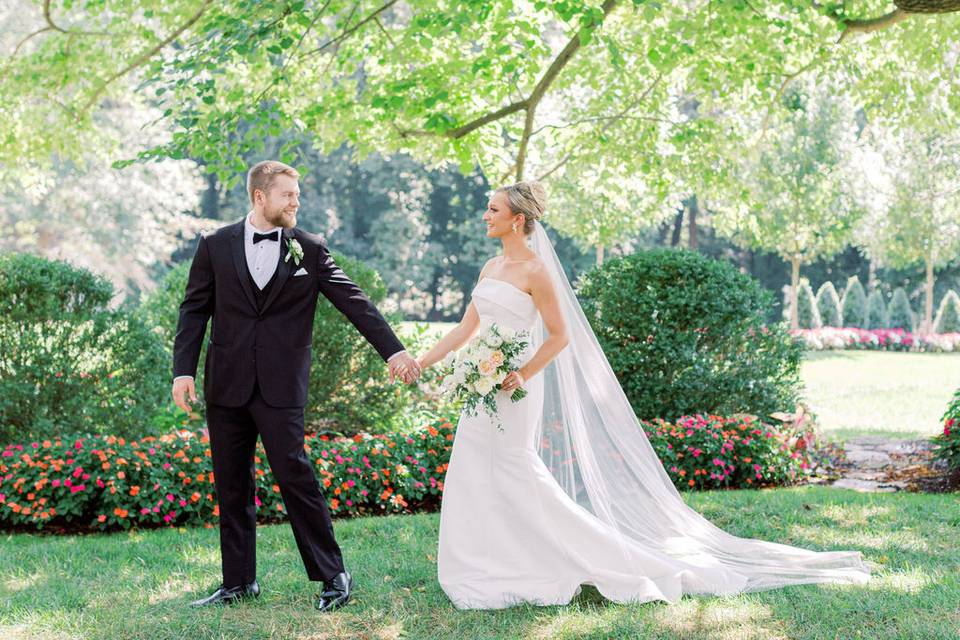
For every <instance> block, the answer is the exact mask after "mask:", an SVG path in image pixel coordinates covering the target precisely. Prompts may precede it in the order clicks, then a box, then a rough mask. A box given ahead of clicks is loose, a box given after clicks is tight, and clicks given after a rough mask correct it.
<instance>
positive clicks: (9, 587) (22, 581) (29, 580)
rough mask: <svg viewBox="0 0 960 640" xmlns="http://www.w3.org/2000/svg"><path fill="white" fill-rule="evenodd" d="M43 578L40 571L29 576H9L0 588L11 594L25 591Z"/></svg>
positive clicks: (0, 584)
mask: <svg viewBox="0 0 960 640" xmlns="http://www.w3.org/2000/svg"><path fill="white" fill-rule="evenodd" d="M41 577H43V574H41V573H40V572H38V571H34V572H33V573H31V574H29V575H17V576H7V577H6V578H4V579H3V581H2V582H0V588H2V590H3V591H9V592H14V591H23V590H24V589H30V588H32V587H34V586H35V585H36V584H37V581H38V580H40V578H41ZM0 637H2V636H0Z"/></svg>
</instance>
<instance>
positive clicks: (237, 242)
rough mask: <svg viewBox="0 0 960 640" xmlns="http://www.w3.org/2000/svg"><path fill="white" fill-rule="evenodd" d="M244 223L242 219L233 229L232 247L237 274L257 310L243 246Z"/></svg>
mask: <svg viewBox="0 0 960 640" xmlns="http://www.w3.org/2000/svg"><path fill="white" fill-rule="evenodd" d="M243 223H244V221H243V220H241V221H240V222H239V223H238V224H237V225H236V227H235V228H234V230H233V233H232V234H231V236H230V248H231V251H232V253H233V265H234V266H235V267H236V268H237V276H238V277H239V278H240V286H241V287H243V293H244V294H245V295H246V296H247V301H248V302H250V305H251V306H252V307H253V310H254V311H256V310H257V299H256V297H255V296H254V295H253V289H251V288H250V276H249V275H248V272H249V269H247V254H246V252H245V251H244V246H243V241H244V238H243Z"/></svg>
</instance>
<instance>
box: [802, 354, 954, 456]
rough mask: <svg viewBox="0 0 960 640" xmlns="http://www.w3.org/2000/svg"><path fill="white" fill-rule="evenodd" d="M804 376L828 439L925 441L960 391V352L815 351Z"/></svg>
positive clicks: (809, 399) (808, 358) (805, 364)
mask: <svg viewBox="0 0 960 640" xmlns="http://www.w3.org/2000/svg"><path fill="white" fill-rule="evenodd" d="M801 377H802V378H803V382H804V385H805V386H806V392H805V396H806V398H807V402H808V403H809V405H810V407H811V409H812V410H813V411H814V412H815V413H816V414H817V416H818V418H819V420H820V425H821V427H822V428H823V430H824V433H826V434H828V435H833V436H836V437H837V438H840V439H848V438H852V437H857V436H863V435H883V436H889V437H894V438H907V437H926V436H930V435H934V434H936V433H937V432H939V431H940V429H941V425H940V416H942V415H943V412H944V411H946V408H947V402H948V401H949V400H950V398H951V396H952V395H953V392H954V391H955V390H956V389H957V387H960V354H958V353H888V352H882V351H813V352H808V353H807V355H806V356H805V357H804V362H803V368H802V370H801Z"/></svg>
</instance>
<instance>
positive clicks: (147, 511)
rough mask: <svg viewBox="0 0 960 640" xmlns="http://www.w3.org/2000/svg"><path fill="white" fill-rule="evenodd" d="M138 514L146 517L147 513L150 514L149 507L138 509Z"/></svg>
mask: <svg viewBox="0 0 960 640" xmlns="http://www.w3.org/2000/svg"><path fill="white" fill-rule="evenodd" d="M140 513H141V514H142V515H147V514H148V513H150V509H149V507H144V508H143V509H140Z"/></svg>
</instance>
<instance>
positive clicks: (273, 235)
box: [253, 231, 280, 244]
mask: <svg viewBox="0 0 960 640" xmlns="http://www.w3.org/2000/svg"><path fill="white" fill-rule="evenodd" d="M279 235H280V232H279V231H271V232H270V233H257V232H256V231H254V232H253V244H257V243H258V242H260V241H261V240H273V241H274V242H276V241H277V240H278V239H279V238H278V236H279Z"/></svg>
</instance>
